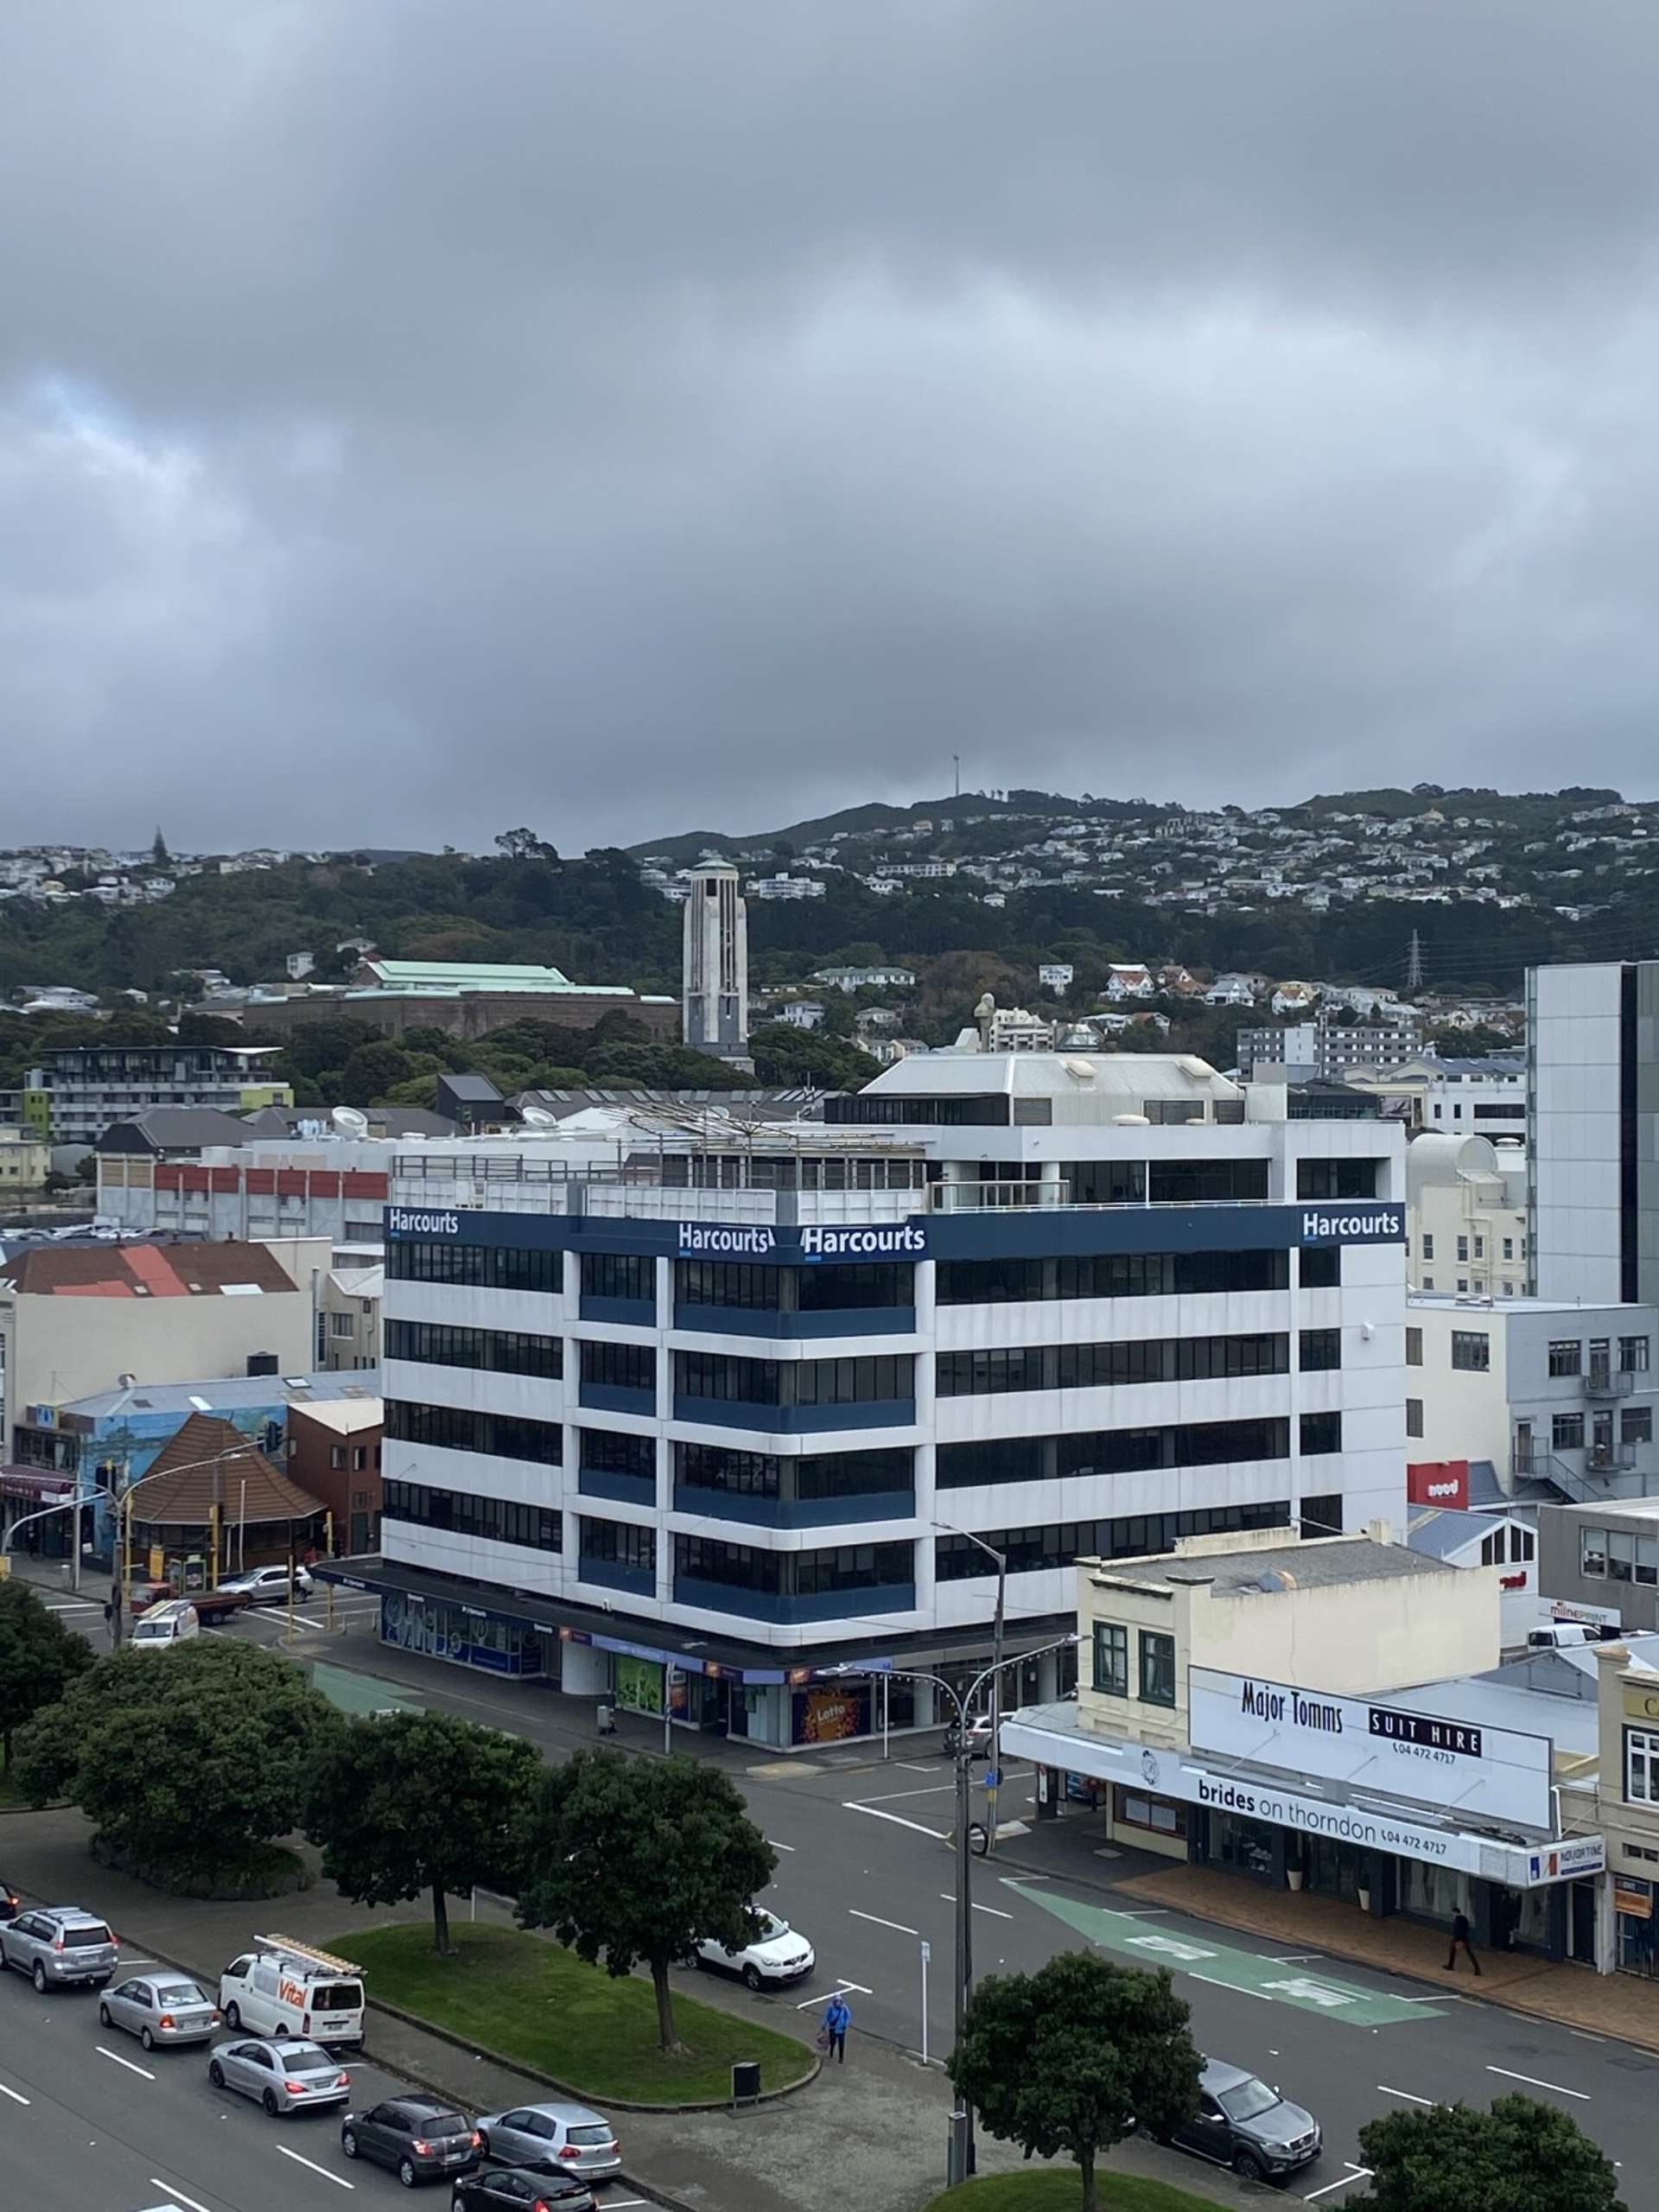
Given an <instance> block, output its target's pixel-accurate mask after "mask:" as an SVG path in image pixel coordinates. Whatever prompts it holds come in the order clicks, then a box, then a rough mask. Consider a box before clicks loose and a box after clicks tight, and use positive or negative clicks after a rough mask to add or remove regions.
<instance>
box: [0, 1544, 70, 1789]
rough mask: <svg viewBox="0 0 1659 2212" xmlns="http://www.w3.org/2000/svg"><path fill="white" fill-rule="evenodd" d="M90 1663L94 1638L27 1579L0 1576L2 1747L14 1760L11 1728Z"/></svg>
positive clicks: (54, 1699)
mask: <svg viewBox="0 0 1659 2212" xmlns="http://www.w3.org/2000/svg"><path fill="white" fill-rule="evenodd" d="M91 1665H92V1646H91V1644H89V1643H86V1642H85V1641H84V1639H83V1638H82V1637H79V1636H77V1635H76V1634H75V1633H74V1631H73V1629H67V1628H66V1627H65V1626H64V1624H63V1622H62V1620H61V1619H60V1617H59V1616H58V1615H57V1614H56V1613H49V1612H48V1611H47V1610H46V1607H45V1606H44V1605H42V1604H41V1601H40V1599H38V1598H37V1597H36V1596H35V1592H33V1591H32V1590H31V1589H30V1588H29V1585H28V1583H26V1582H0V1747H3V1751H4V1754H5V1764H7V1766H8V1767H9V1766H10V1764H11V1739H12V1735H13V1732H15V1731H16V1729H19V1728H21V1727H22V1726H23V1724H24V1722H25V1721H27V1720H29V1719H33V1717H34V1716H35V1713H39V1712H41V1710H42V1708H43V1707H47V1706H49V1705H55V1704H56V1703H57V1701H58V1700H59V1699H60V1697H61V1696H62V1695H63V1694H64V1692H65V1691H66V1690H67V1688H68V1687H69V1685H70V1683H71V1682H73V1681H74V1680H75V1679H76V1677H77V1676H78V1675H84V1674H85V1673H86V1670H87V1669H88V1668H89V1667H90V1666H91Z"/></svg>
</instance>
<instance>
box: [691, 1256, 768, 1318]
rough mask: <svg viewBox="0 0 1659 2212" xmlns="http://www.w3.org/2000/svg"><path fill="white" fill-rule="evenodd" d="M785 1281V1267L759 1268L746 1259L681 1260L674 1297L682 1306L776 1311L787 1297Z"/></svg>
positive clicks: (762, 1311)
mask: <svg viewBox="0 0 1659 2212" xmlns="http://www.w3.org/2000/svg"><path fill="white" fill-rule="evenodd" d="M783 1280H784V1278H783V1270H782V1268H758V1267H754V1266H753V1265H751V1264H750V1262H747V1261H746V1260H679V1261H677V1262H675V1267H674V1296H675V1299H676V1300H677V1303H678V1304H680V1305H682V1306H743V1307H746V1308H749V1309H751V1310H757V1311H760V1312H761V1313H776V1312H777V1310H778V1308H779V1305H780V1303H781V1302H782V1299H783Z"/></svg>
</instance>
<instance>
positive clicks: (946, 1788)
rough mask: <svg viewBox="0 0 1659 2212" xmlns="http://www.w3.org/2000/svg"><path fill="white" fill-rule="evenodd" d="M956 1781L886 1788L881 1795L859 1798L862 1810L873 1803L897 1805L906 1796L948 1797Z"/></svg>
mask: <svg viewBox="0 0 1659 2212" xmlns="http://www.w3.org/2000/svg"><path fill="white" fill-rule="evenodd" d="M956 1786H957V1785H956V1783H954V1782H936V1783H934V1784H933V1786H932V1788H931V1789H884V1790H883V1791H882V1793H881V1795H880V1796H879V1797H863V1798H861V1799H860V1800H859V1806H860V1809H861V1811H863V1810H867V1809H868V1808H869V1807H870V1806H872V1805H896V1804H897V1803H898V1802H899V1800H900V1799H901V1798H904V1797H948V1796H950V1793H951V1791H952V1790H954V1789H955V1788H956Z"/></svg>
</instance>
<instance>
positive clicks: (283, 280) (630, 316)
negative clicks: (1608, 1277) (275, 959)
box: [0, 0, 1659, 847]
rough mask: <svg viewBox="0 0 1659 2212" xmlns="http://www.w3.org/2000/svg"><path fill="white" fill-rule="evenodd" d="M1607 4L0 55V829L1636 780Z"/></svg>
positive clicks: (1106, 11) (1647, 288)
mask: <svg viewBox="0 0 1659 2212" xmlns="http://www.w3.org/2000/svg"><path fill="white" fill-rule="evenodd" d="M1656 77H1659V10H1655V9H1654V7H1653V6H1652V4H1651V0H1630V4H1624V0H1579V4H1578V5H1576V6H1574V7H1572V8H1564V7H1562V6H1560V4H1559V0H1457V4H1456V5H1450V6H1449V5H1447V4H1446V0H1371V3H1370V4H1359V0H1202V4H1198V0H1158V4H1157V5H1155V6H1151V7H1148V6H1145V5H1139V4H1137V5H1128V4H1122V0H1006V3H1005V0H810V4H802V3H801V0H747V4H743V5H738V4H734V0H697V4H696V5H695V6H689V5H686V4H685V0H627V4H626V5H622V4H616V0H473V4H470V5H466V6H461V5H457V4H455V0H442V4H439V0H351V4H349V5H342V4H340V0H145V4H143V5H142V6H139V5H135V4H133V0H53V4H52V5H51V6H49V7H22V8H14V9H11V10H7V11H5V12H4V14H3V16H0V194H3V204H4V205H5V207H6V208H7V210H8V217H7V220H6V223H5V224H4V226H3V227H0V741H3V746H4V760H5V766H6V774H5V779H4V785H3V790H4V796H5V802H6V804H5V806H4V810H3V815H4V824H5V826H4V828H3V829H0V837H3V838H5V839H6V840H7V841H16V840H18V839H22V838H25V837H29V836H48V835H51V836H75V835H84V836H97V837H104V838H109V839H111V840H116V841H120V842H130V841H133V840H136V839H137V838H138V837H140V836H143V835H144V834H146V833H147V831H148V828H149V824H150V823H151V822H152V820H153V819H155V818H156V817H161V818H162V819H163V820H164V821H165V823H167V826H168V835H169V836H170V837H171V838H172V839H174V841H175V842H179V843H183V844H189V843H191V842H199V843H216V842H226V841H234V842H250V841H251V840H253V839H256V838H257V839H260V840H269V841H279V842H296V843H303V844H320V843H340V842H359V841H360V842H374V843H382V844H384V843H394V842H411V843H428V844H435V843H437V842H442V841H443V840H445V839H448V840H452V841H454V842H459V843H462V844H486V843H487V841H488V839H489V837H490V836H492V834H493V832H494V830H496V829H499V828H501V827H503V826H505V824H506V823H509V822H518V821H529V822H532V823H535V824H536V825H537V827H538V828H540V829H542V830H543V834H546V835H548V836H552V837H553V838H554V839H555V840H556V842H560V843H562V844H565V845H567V846H570V847H580V846H582V845H583V844H587V843H591V842H610V841H612V840H628V841H632V839H634V838H637V837H643V836H649V835H651V834H652V833H654V832H656V831H658V830H666V829H678V828H690V827H720V826H727V827H730V828H733V829H762V828H766V827H771V826H775V825H776V824H779V823H783V822H785V821H786V820H789V819H791V818H792V817H796V816H798V815H801V814H804V813H806V812H809V811H814V810H818V809H820V808H822V807H825V806H832V805H836V804H845V803H849V802H852V801H855V800H859V799H862V798H868V797H872V796H890V797H894V798H906V797H912V796H923V795H931V794H936V793H937V792H938V791H940V790H942V789H944V788H946V787H948V784H949V779H950V755H951V754H952V753H959V754H960V755H961V757H962V763H963V778H964V781H965V782H967V783H969V784H977V783H984V784H990V785H1004V784H1009V783H1014V782H1021V783H1042V784H1046V785H1054V786H1056V787H1059V788H1069V789H1073V790H1078V789H1089V790H1092V791H1116V792H1122V793H1137V792H1146V793H1148V794H1153V795H1166V796H1170V797H1174V798H1185V799H1187V800H1191V801H1195V802H1197V801H1205V800H1215V801H1219V800H1222V799H1226V798H1242V799H1244V800H1247V801H1248V800H1267V799H1269V798H1293V797H1296V796H1299V795H1300V794H1302V793H1304V792H1306V791H1309V790H1312V789H1314V788H1319V787H1324V788H1326V789H1331V788H1337V787H1340V786H1344V785H1349V786H1351V785H1364V784H1369V783H1376V782H1383V781H1396V780H1401V779H1413V778H1415V777H1419V776H1433V777H1434V778H1436V779H1439V780H1443V781H1445V780H1452V779H1456V780H1459V781H1463V780H1471V781H1475V780H1478V781H1486V782H1494V783H1499V784H1503V785H1511V786H1512V785H1555V784H1559V783H1561V782H1564V781H1583V780H1595V781H1606V782H1614V783H1619V784H1621V785H1624V787H1625V788H1627V789H1630V790H1632V791H1651V790H1653V789H1654V788H1655V787H1656V781H1659V779H1655V777H1654V775H1653V772H1652V770H1651V768H1650V766H1649V762H1650V760H1651V759H1652V757H1653V745H1652V731H1653V726H1654V721H1655V709H1656V700H1659V624H1656V622H1655V620H1654V619H1653V609H1654V601H1655V597H1656V585H1659V497H1656V493H1659V424H1656V419H1655V399H1654V395H1655V393H1656V391H1659V299H1656V287H1655V275H1656V258H1659V257H1656V245H1659V135H1656V134H1655V133H1654V131H1653V130H1652V127H1651V122H1650V110H1651V99H1652V87H1653V86H1654V83H1655V82H1656Z"/></svg>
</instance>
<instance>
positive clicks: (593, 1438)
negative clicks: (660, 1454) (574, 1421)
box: [576, 1428, 657, 1483]
mask: <svg viewBox="0 0 1659 2212" xmlns="http://www.w3.org/2000/svg"><path fill="white" fill-rule="evenodd" d="M576 1465H578V1466H579V1467H588V1468H591V1469H592V1471H594V1473H595V1474H599V1475H639V1476H642V1477H643V1478H645V1480H646V1481H647V1482H653V1483H654V1482H655V1481H656V1479H657V1440H656V1438H655V1437H654V1436H624V1435H623V1434H622V1433H621V1431H620V1429H614V1428H579V1429H578V1430H577V1431H576Z"/></svg>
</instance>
